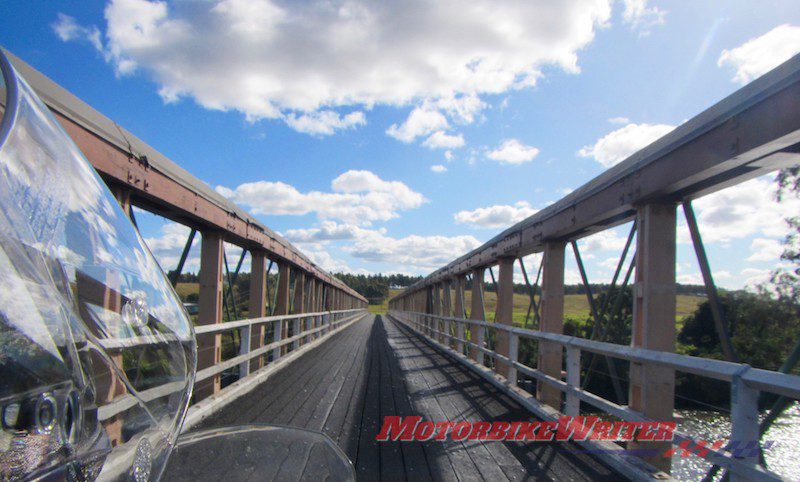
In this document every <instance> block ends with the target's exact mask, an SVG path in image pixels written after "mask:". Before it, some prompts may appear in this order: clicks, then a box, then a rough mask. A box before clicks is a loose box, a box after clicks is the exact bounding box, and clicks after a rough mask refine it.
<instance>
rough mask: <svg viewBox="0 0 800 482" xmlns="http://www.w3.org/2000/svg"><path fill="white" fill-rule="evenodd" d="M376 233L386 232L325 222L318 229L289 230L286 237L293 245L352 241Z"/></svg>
mask: <svg viewBox="0 0 800 482" xmlns="http://www.w3.org/2000/svg"><path fill="white" fill-rule="evenodd" d="M374 232H377V233H379V234H383V233H385V232H386V230H385V229H383V228H381V229H379V230H377V231H374V230H369V229H364V228H361V227H359V226H354V225H351V224H340V223H336V222H334V221H323V222H322V223H320V226H319V227H316V228H308V229H289V230H287V231H286V232H285V233H284V237H285V238H286V239H288V240H289V241H291V242H293V243H320V242H321V243H325V242H328V241H344V240H352V239H356V238H359V237H364V236H367V235H370V234H372V233H374Z"/></svg>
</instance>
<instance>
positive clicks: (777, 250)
mask: <svg viewBox="0 0 800 482" xmlns="http://www.w3.org/2000/svg"><path fill="white" fill-rule="evenodd" d="M750 251H752V253H753V254H751V255H750V256H749V257H748V258H747V261H772V262H778V261H779V260H780V259H781V255H782V254H783V243H781V242H780V241H778V240H777V239H767V238H755V239H754V240H753V241H752V242H751V243H750Z"/></svg>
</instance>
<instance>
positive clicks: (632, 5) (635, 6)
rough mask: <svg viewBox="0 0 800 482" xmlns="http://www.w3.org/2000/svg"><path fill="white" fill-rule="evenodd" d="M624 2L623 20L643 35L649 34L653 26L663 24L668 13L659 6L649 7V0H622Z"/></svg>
mask: <svg viewBox="0 0 800 482" xmlns="http://www.w3.org/2000/svg"><path fill="white" fill-rule="evenodd" d="M622 4H623V6H624V10H623V11H622V20H623V21H624V22H625V23H626V24H628V25H630V26H631V28H633V29H634V30H637V31H638V32H639V34H640V35H642V36H645V35H648V34H649V33H650V29H652V28H653V27H655V26H657V25H661V24H663V23H664V17H666V15H667V12H665V11H664V10H662V9H660V8H658V7H648V6H647V0H622Z"/></svg>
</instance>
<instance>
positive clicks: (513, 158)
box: [486, 139, 539, 164]
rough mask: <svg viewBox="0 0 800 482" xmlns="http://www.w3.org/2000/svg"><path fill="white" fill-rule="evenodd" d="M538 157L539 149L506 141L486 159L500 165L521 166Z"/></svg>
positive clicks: (514, 140)
mask: <svg viewBox="0 0 800 482" xmlns="http://www.w3.org/2000/svg"><path fill="white" fill-rule="evenodd" d="M538 155H539V149H537V148H535V147H530V146H526V145H524V144H522V143H521V142H520V141H518V140H516V139H507V140H505V141H503V143H502V144H500V146H499V147H497V149H495V150H493V151H490V152H489V153H488V154H486V157H488V158H489V159H491V160H493V161H497V162H499V163H501V164H522V163H525V162H530V161H532V160H533V158H534V157H536V156H538Z"/></svg>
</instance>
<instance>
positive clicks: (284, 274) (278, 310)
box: [272, 262, 292, 361]
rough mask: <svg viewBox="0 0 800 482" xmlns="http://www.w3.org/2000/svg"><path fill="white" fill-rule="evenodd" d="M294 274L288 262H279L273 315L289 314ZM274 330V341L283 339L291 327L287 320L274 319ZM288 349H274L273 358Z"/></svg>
mask: <svg viewBox="0 0 800 482" xmlns="http://www.w3.org/2000/svg"><path fill="white" fill-rule="evenodd" d="M291 276H292V269H291V268H290V267H289V264H288V263H284V262H279V263H278V287H277V288H276V289H275V309H274V310H273V311H272V314H273V315H278V316H280V315H288V314H289V285H290V281H291V280H290V278H291ZM272 323H273V325H272V326H273V327H274V329H273V332H274V333H275V336H274V341H281V340H282V339H284V338H285V337H286V335H287V333H288V332H289V327H288V325H287V324H286V322H285V321H273V322H272ZM287 351H288V347H286V346H282V347H280V348H275V349H274V350H272V360H273V361H274V360H277V359H278V358H280V357H281V355H283V354H285V353H286V352H287Z"/></svg>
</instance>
